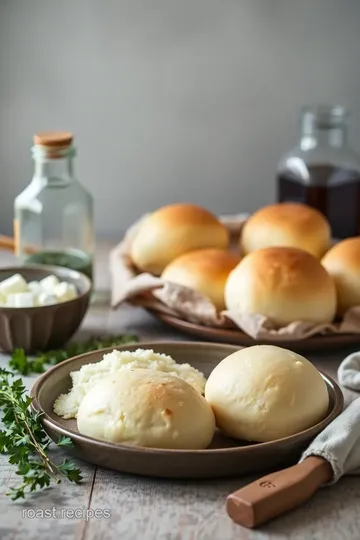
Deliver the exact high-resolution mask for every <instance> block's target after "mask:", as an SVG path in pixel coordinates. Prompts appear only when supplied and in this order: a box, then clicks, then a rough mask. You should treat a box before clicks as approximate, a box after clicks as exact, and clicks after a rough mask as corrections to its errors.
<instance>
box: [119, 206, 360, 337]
mask: <svg viewBox="0 0 360 540" xmlns="http://www.w3.org/2000/svg"><path fill="white" fill-rule="evenodd" d="M130 257H131V260H132V263H133V264H134V266H135V267H136V268H137V270H138V271H139V272H147V273H151V274H153V275H155V276H160V277H161V278H162V279H163V280H165V281H169V282H172V283H175V284H178V285H182V286H184V287H188V288H190V289H193V290H195V291H197V292H199V293H201V294H202V295H203V296H205V297H207V298H208V299H209V300H210V301H211V302H212V303H213V304H214V305H215V307H216V309H217V310H218V311H219V312H221V311H223V310H231V311H236V312H237V313H239V314H242V315H262V316H264V317H266V318H269V319H270V320H271V321H272V322H273V323H274V325H275V326H277V327H282V326H286V325H288V324H289V323H291V322H293V321H299V320H301V321H308V322H312V323H327V322H332V321H333V320H334V319H335V318H336V317H337V316H339V317H342V316H343V315H344V314H345V313H346V311H347V310H348V309H350V308H352V307H354V306H357V305H360V237H355V238H348V239H346V240H343V241H340V242H338V243H336V244H335V245H333V246H332V238H331V228H330V225H329V223H328V221H327V220H326V218H325V217H324V216H323V215H322V214H321V213H320V212H318V211H317V210H315V209H313V208H310V207H309V206H306V205H303V204H297V203H279V204H272V205H269V206H265V207H263V208H261V209H259V210H258V211H256V212H255V213H254V214H252V215H251V216H250V217H249V218H248V219H247V221H246V222H245V224H244V226H243V227H242V230H241V233H240V238H239V240H238V242H237V245H236V246H235V248H234V247H233V246H230V234H229V231H228V229H227V228H226V227H225V226H224V224H222V223H221V221H220V220H219V219H218V218H217V217H216V216H215V215H214V214H212V213H211V212H209V211H208V210H206V209H204V208H202V207H199V206H195V205H192V204H173V205H169V206H165V207H162V208H160V209H159V210H157V211H155V212H153V213H152V214H150V215H149V216H147V217H146V218H145V219H144V220H143V221H142V223H141V224H140V226H139V229H138V230H137V232H136V235H135V238H134V239H133V242H132V245H131V251H130Z"/></svg>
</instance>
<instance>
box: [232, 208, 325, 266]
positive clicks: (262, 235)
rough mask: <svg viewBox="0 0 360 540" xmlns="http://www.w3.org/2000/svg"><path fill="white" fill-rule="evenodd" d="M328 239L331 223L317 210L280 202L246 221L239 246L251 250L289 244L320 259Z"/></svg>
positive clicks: (256, 213) (259, 211)
mask: <svg viewBox="0 0 360 540" xmlns="http://www.w3.org/2000/svg"><path fill="white" fill-rule="evenodd" d="M330 241H331V229H330V225H329V223H328V221H327V220H326V218H325V217H324V216H323V215H322V214H321V213H320V212H318V211H317V210H315V209H314V208H310V206H306V205H305V204H298V203H279V204H271V205H269V206H265V207H264V208H261V209H260V210H258V211H257V212H255V213H254V214H253V215H252V216H251V217H250V218H249V219H248V220H247V221H246V223H245V225H244V227H243V229H242V232H241V236H240V248H241V250H242V252H243V253H250V252H251V251H255V250H256V249H261V248H265V247H270V246H289V247H297V248H300V249H303V250H305V251H307V252H309V253H311V254H312V255H314V256H315V257H318V258H320V257H322V256H323V255H324V253H325V252H326V251H327V250H328V249H329V247H330Z"/></svg>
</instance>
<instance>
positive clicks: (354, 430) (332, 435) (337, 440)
mask: <svg viewBox="0 0 360 540" xmlns="http://www.w3.org/2000/svg"><path fill="white" fill-rule="evenodd" d="M310 456H320V457H322V458H324V459H326V460H327V461H328V462H329V463H330V465H331V467H332V469H333V471H334V476H333V479H332V480H331V482H329V483H328V484H326V485H331V484H334V483H335V482H337V481H338V480H339V479H340V478H341V477H342V476H343V475H355V474H360V397H359V398H357V399H356V400H355V401H353V402H352V403H350V405H349V406H348V407H347V408H346V409H345V410H344V411H343V412H342V413H341V414H340V415H339V416H338V417H337V418H336V419H335V420H334V421H333V422H331V424H329V425H328V426H327V428H325V429H324V431H322V432H321V433H320V434H319V435H318V436H317V437H316V438H315V439H314V440H313V442H312V443H311V444H310V446H309V448H308V449H307V450H305V452H304V453H303V455H302V456H301V459H300V463H301V462H302V461H304V459H306V458H307V457H310Z"/></svg>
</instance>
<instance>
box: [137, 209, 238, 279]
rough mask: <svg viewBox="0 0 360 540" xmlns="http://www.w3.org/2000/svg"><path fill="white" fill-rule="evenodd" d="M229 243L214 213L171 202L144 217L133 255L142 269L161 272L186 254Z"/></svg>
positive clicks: (156, 272)
mask: <svg viewBox="0 0 360 540" xmlns="http://www.w3.org/2000/svg"><path fill="white" fill-rule="evenodd" d="M228 244H229V234H228V231H227V230H226V228H225V227H224V225H222V224H221V223H220V221H219V220H218V219H217V218H216V217H215V216H214V215H213V214H211V212H208V210H205V209H204V208H201V207H199V206H195V205H193V204H171V205H169V206H164V207H163V208H160V209H159V210H157V211H156V212H154V213H152V214H150V215H149V216H148V217H147V218H145V220H144V222H143V223H142V224H141V225H140V229H139V231H138V232H137V234H136V236H135V238H134V241H133V243H132V246H131V253H130V256H131V259H132V261H133V263H134V264H135V266H137V268H139V269H140V270H142V271H144V272H150V273H151V274H155V275H160V274H161V272H162V271H163V270H164V268H165V266H167V265H168V264H169V263H170V262H171V261H173V260H174V259H176V257H179V256H180V255H182V254H183V253H187V252H188V251H192V250H194V249H202V248H209V247H213V248H219V249H226V248H227V247H228Z"/></svg>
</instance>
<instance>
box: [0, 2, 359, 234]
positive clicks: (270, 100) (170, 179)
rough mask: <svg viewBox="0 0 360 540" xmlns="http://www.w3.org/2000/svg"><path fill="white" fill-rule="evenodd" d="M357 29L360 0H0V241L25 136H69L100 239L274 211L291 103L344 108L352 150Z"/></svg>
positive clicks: (25, 150)
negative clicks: (175, 219)
mask: <svg viewBox="0 0 360 540" xmlns="http://www.w3.org/2000/svg"><path fill="white" fill-rule="evenodd" d="M359 29H360V2H359V1H358V0H301V1H300V0H127V1H125V0H103V1H100V0H62V1H59V0H0V184H1V192H0V231H1V232H5V233H10V232H11V229H12V204H13V199H14V197H15V196H16V195H17V193H19V192H20V191H21V190H22V189H23V187H24V186H25V185H26V183H27V182H28V181H29V180H30V178H31V174H32V162H31V159H30V145H31V137H32V134H33V133H34V131H37V130H48V129H69V130H73V131H74V133H75V135H76V140H77V145H78V147H79V156H78V159H77V173H78V176H79V178H80V179H81V181H82V182H83V183H84V184H85V185H86V186H88V187H89V189H90V190H91V191H92V193H93V195H94V197H95V200H96V228H97V231H98V234H111V235H116V234H118V235H119V234H120V232H121V231H122V230H123V229H124V228H125V227H126V226H127V225H128V224H130V223H131V222H132V221H133V220H134V219H136V217H137V216H138V215H140V214H141V213H143V212H144V211H146V210H149V209H153V208H156V207H158V206H160V205H163V204H165V203H168V202H172V201H177V200H187V201H194V202H196V203H199V204H202V205H204V206H207V207H208V208H210V209H212V210H214V211H216V212H219V213H221V212H222V213H225V212H237V211H240V210H250V211H251V210H253V209H255V208H256V207H257V206H260V205H262V204H265V203H267V202H270V201H272V200H273V199H274V197H275V191H274V173H275V169H276V164H277V161H278V158H279V157H280V155H281V154H282V153H283V152H284V151H286V150H288V149H289V148H290V147H291V146H292V144H293V143H294V142H295V141H296V138H297V129H298V126H297V111H298V109H299V107H300V106H301V105H302V104H304V103H311V102H328V103H329V102H337V103H341V104H344V105H346V106H347V107H349V108H350V109H351V111H352V113H353V122H352V125H351V138H352V144H353V146H354V147H355V148H356V149H357V150H360V66H359V63H360V33H359V32H360V30H359Z"/></svg>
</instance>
